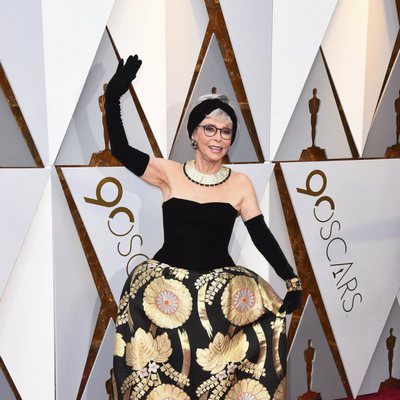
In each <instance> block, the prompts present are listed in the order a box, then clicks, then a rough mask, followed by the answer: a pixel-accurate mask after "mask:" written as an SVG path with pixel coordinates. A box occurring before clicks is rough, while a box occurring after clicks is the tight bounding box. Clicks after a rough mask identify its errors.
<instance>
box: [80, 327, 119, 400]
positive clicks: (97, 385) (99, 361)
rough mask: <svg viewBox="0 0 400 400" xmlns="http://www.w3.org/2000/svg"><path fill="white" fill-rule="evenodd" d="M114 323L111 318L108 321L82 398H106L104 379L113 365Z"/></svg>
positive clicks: (87, 399)
mask: <svg viewBox="0 0 400 400" xmlns="http://www.w3.org/2000/svg"><path fill="white" fill-rule="evenodd" d="M114 334H115V325H114V323H113V321H112V320H110V321H109V323H108V327H107V331H106V334H105V335H104V337H103V341H102V342H101V346H100V349H99V352H98V353H97V357H96V361H95V362H94V365H93V368H92V372H91V373H90V376H89V379H88V382H87V384H86V388H85V391H84V392H83V395H82V399H83V400H92V399H107V398H108V396H107V392H106V381H107V380H108V379H110V371H111V368H112V366H113V357H112V355H113V348H114Z"/></svg>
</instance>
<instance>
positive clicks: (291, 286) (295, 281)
mask: <svg viewBox="0 0 400 400" xmlns="http://www.w3.org/2000/svg"><path fill="white" fill-rule="evenodd" d="M286 289H287V290H288V291H289V292H294V291H297V290H303V287H302V285H301V279H300V278H299V277H298V276H295V277H294V278H292V279H288V280H287V281H286Z"/></svg>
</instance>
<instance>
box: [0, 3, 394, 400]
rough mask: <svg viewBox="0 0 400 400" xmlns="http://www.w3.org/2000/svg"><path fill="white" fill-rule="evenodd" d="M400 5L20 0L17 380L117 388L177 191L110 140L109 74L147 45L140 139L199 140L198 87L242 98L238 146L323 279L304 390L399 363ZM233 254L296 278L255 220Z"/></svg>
mask: <svg viewBox="0 0 400 400" xmlns="http://www.w3.org/2000/svg"><path fill="white" fill-rule="evenodd" d="M399 17H400V1H398V0H379V1H376V0H352V1H346V0H326V1H324V2H321V1H318V0H300V1H297V2H283V1H278V0H276V1H264V0H253V1H252V2H245V1H242V0H219V1H218V0H173V1H172V0H171V1H160V0H148V1H146V2H143V1H140V0H118V1H115V2H114V1H113V0H100V1H99V0H96V1H94V0H87V1H85V2H76V1H75V2H73V1H72V2H71V1H63V0H61V1H58V2H54V1H51V0H20V1H18V2H15V1H12V0H0V88H1V90H0V188H1V189H0V208H1V210H2V223H1V224H0V235H1V236H0V243H1V245H0V249H1V253H2V258H1V262H0V398H1V399H7V400H9V399H13V400H14V399H21V398H22V399H24V400H25V399H38V398H40V399H46V400H47V399H49V400H50V399H65V400H67V399H68V400H69V399H75V398H77V399H107V398H108V395H107V391H106V387H105V382H106V381H107V380H108V379H109V377H110V368H111V366H112V346H113V332H114V327H115V325H114V322H115V316H116V305H117V302H118V298H119V294H120V290H121V288H122V285H123V282H124V280H125V278H126V274H127V273H129V271H131V270H132V268H134V266H135V265H136V264H138V263H139V262H141V261H142V260H143V259H145V258H147V257H151V256H152V255H153V254H154V253H155V252H156V250H157V249H158V248H159V247H160V246H161V244H162V240H163V232H162V218H161V208H160V205H161V203H162V201H163V199H162V196H161V194H160V192H159V191H158V190H157V189H155V188H154V187H151V186H150V185H148V184H146V183H144V182H143V181H141V180H140V179H139V178H137V177H135V176H133V175H132V174H131V173H130V172H129V171H127V170H126V169H124V168H123V167H121V166H118V165H116V164H113V163H112V162H111V160H110V159H108V158H107V157H105V156H104V154H105V153H99V152H101V151H102V150H104V149H105V148H107V147H108V143H106V140H105V135H104V120H103V115H102V105H101V100H99V97H100V96H101V95H102V94H103V84H104V83H106V82H108V80H109V79H110V78H111V76H112V74H113V73H114V71H115V68H116V66H117V63H118V59H119V58H124V59H126V58H127V57H128V55H129V54H135V53H137V54H138V55H139V57H140V58H141V59H142V60H143V65H142V67H141V69H140V71H139V72H138V76H137V78H136V80H135V81H134V83H133V87H132V88H131V90H130V91H129V92H128V93H127V94H126V95H125V96H124V97H123V99H122V114H123V120H124V125H125V128H126V131H127V136H128V140H129V142H130V143H131V144H133V145H134V146H136V147H137V148H139V149H141V150H143V151H145V152H147V153H149V154H152V155H155V156H157V157H164V158H171V159H174V160H179V161H182V160H186V159H188V158H192V157H193V153H192V150H191V148H190V146H189V144H188V141H187V134H186V132H185V125H186V118H187V111H188V108H189V106H190V103H191V102H192V101H193V100H194V99H195V98H196V97H198V96H199V95H201V94H205V93H207V92H211V91H216V92H217V93H227V94H229V96H230V100H231V103H232V105H233V107H234V108H235V109H236V111H237V114H238V117H239V118H238V119H239V134H238V140H237V141H235V145H234V146H233V147H232V149H231V151H230V153H229V157H228V158H229V159H228V163H229V164H230V166H231V167H232V168H233V169H234V170H237V171H241V172H245V173H246V174H247V175H249V177H250V178H251V180H252V181H253V183H254V186H255V189H256V192H257V197H258V200H259V202H260V205H261V208H262V211H263V213H264V215H265V216H266V220H267V222H268V224H269V226H270V228H271V230H272V232H273V233H274V235H275V236H276V237H277V239H278V241H279V243H280V244H281V246H282V249H283V251H284V253H285V254H286V256H287V258H288V260H289V261H290V262H291V264H292V265H293V267H294V268H295V269H296V270H297V272H298V274H299V275H300V277H301V278H302V280H303V282H304V297H303V304H302V307H301V309H299V310H297V311H296V312H295V313H294V315H293V316H291V317H290V318H288V320H287V326H288V339H289V345H290V349H289V354H288V383H287V386H288V393H289V397H288V398H290V399H297V398H298V397H299V396H301V395H303V394H304V393H306V392H307V391H314V392H318V393H320V394H321V397H322V398H323V399H339V398H345V397H348V398H356V397H357V396H359V395H363V394H368V393H374V392H377V391H378V390H381V391H382V390H385V389H384V386H385V385H381V383H382V382H385V381H387V380H388V378H389V375H390V374H391V376H392V377H393V378H397V379H399V378H400V345H399V340H400V324H399V321H400V304H399V301H400V295H399V289H400V271H399V257H400V254H399V248H400V189H399V185H398V182H399V181H400V179H399V178H400V161H399V155H400V152H399V146H398V145H397V146H396V143H397V144H398V143H399V140H400V137H399V134H400V56H399V49H400V34H399V26H400V25H399V19H400V18H399ZM95 153H98V154H97V155H96V154H95ZM93 154H95V156H94V157H92V156H93ZM102 154H103V155H102ZM230 253H231V255H232V257H233V259H234V260H235V262H236V263H238V264H244V265H248V266H249V267H251V268H252V269H254V270H255V271H256V272H258V273H259V274H260V275H262V276H263V277H264V278H265V279H267V280H269V281H270V283H271V284H272V285H273V286H274V288H276V290H277V291H278V293H279V294H280V295H284V293H285V289H284V284H283V283H282V281H280V279H279V278H278V277H277V276H276V275H275V273H274V272H273V270H272V269H271V268H270V266H269V265H268V263H267V262H266V261H265V260H264V258H263V257H262V256H261V255H260V254H259V253H258V252H257V250H256V249H255V248H254V246H253V245H252V243H251V240H250V238H249V236H248V234H247V231H246V229H245V227H244V225H243V223H242V221H241V220H240V219H238V220H237V222H236V224H235V228H234V232H233V236H232V239H231V242H230ZM390 349H392V350H390ZM389 350H390V351H389ZM390 365H392V366H391V368H389V366H390ZM391 382H392V381H391Z"/></svg>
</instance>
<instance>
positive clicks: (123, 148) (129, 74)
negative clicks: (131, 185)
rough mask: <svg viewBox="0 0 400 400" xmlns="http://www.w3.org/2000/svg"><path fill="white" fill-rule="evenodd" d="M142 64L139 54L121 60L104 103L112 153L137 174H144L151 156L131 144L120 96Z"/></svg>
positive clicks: (107, 90) (109, 84)
mask: <svg viewBox="0 0 400 400" xmlns="http://www.w3.org/2000/svg"><path fill="white" fill-rule="evenodd" d="M141 64H142V61H141V60H139V58H138V56H137V55H135V56H134V57H132V56H129V57H128V59H127V60H126V63H125V65H124V60H122V59H121V60H120V61H119V63H118V67H117V70H116V72H115V74H114V76H113V77H112V78H111V80H110V82H109V83H108V84H107V88H106V92H105V103H104V107H105V110H106V122H107V128H108V136H109V138H110V146H111V153H112V155H113V156H114V157H115V158H117V159H118V160H119V161H121V163H122V164H124V165H125V167H126V168H128V169H129V170H130V171H132V172H133V173H134V174H135V175H137V176H142V175H143V174H144V171H145V170H146V167H147V164H148V163H149V159H150V157H149V155H148V154H146V153H143V152H142V151H140V150H138V149H135V148H133V147H131V146H129V143H128V140H127V138H126V134H125V130H124V126H123V124H122V120H121V106H120V98H121V96H122V95H123V94H124V93H126V92H127V91H128V89H129V85H130V84H131V82H132V80H133V79H135V77H136V73H137V71H138V70H139V68H140V66H141Z"/></svg>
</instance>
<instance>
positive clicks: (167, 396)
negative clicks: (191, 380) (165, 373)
mask: <svg viewBox="0 0 400 400" xmlns="http://www.w3.org/2000/svg"><path fill="white" fill-rule="evenodd" d="M147 400H190V397H189V396H188V395H187V394H186V393H185V392H184V391H183V390H182V389H181V388H179V387H178V386H174V385H170V384H167V383H163V384H162V385H159V386H157V387H156V388H154V389H153V390H152V391H151V392H150V394H149V395H148V396H147Z"/></svg>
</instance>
